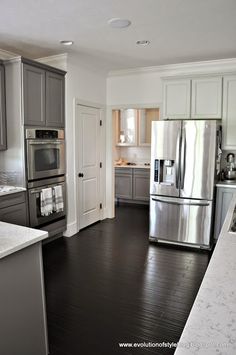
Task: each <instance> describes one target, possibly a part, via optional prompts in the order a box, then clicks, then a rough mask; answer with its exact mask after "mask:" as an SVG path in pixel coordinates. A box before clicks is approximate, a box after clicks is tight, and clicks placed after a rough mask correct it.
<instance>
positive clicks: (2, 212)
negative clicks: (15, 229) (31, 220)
mask: <svg viewBox="0 0 236 355" xmlns="http://www.w3.org/2000/svg"><path fill="white" fill-rule="evenodd" d="M0 220H1V222H7V223H12V224H18V225H20V226H27V224H28V223H27V210H26V204H25V203H20V204H17V205H13V206H9V207H5V208H1V209H0Z"/></svg>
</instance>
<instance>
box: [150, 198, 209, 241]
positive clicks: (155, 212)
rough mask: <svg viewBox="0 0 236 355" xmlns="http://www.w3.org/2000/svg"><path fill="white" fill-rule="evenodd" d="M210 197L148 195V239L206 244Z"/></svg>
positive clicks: (207, 239)
mask: <svg viewBox="0 0 236 355" xmlns="http://www.w3.org/2000/svg"><path fill="white" fill-rule="evenodd" d="M211 215H212V201H206V200H190V199H180V198H177V199H176V198H169V197H165V198H164V197H160V196H151V198H150V234H149V235H150V237H149V239H150V240H157V241H158V240H159V239H161V240H165V241H170V242H176V243H188V244H194V245H199V246H204V247H209V246H210V236H211Z"/></svg>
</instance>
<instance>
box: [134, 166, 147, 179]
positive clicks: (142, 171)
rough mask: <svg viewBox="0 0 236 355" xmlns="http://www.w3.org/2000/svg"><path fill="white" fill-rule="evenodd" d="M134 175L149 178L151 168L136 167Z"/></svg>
mask: <svg viewBox="0 0 236 355" xmlns="http://www.w3.org/2000/svg"><path fill="white" fill-rule="evenodd" d="M134 175H135V176H138V175H139V176H144V177H146V178H148V179H149V177H150V169H142V168H137V169H134Z"/></svg>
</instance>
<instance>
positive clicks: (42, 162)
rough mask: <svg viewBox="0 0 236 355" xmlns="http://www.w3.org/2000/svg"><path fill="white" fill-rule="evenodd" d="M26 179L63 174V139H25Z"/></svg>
mask: <svg viewBox="0 0 236 355" xmlns="http://www.w3.org/2000/svg"><path fill="white" fill-rule="evenodd" d="M27 174H28V180H36V179H42V178H46V177H52V176H58V175H63V174H65V143H64V140H59V139H57V140H40V139H27Z"/></svg>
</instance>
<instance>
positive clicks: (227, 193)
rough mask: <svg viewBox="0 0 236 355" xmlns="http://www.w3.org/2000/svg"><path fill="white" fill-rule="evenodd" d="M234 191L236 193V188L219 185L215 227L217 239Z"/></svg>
mask: <svg viewBox="0 0 236 355" xmlns="http://www.w3.org/2000/svg"><path fill="white" fill-rule="evenodd" d="M234 193H236V188H230V187H217V191H216V210H215V229H214V238H215V239H217V238H218V237H219V235H220V231H221V228H222V226H223V223H224V220H225V217H226V214H227V211H228V209H229V205H230V202H231V200H232V197H233V194H234Z"/></svg>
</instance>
